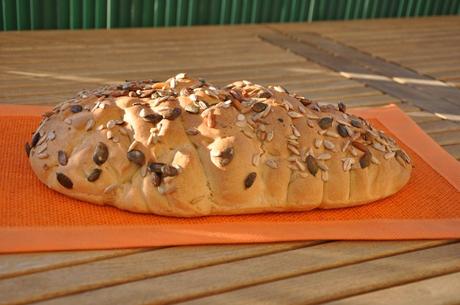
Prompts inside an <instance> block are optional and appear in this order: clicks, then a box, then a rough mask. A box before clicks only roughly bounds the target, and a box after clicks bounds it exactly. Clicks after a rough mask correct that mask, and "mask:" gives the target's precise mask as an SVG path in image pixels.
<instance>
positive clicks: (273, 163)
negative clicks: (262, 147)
mask: <svg viewBox="0 0 460 305" xmlns="http://www.w3.org/2000/svg"><path fill="white" fill-rule="evenodd" d="M265 164H266V165H267V166H268V167H270V168H273V169H277V168H278V162H277V161H276V160H274V159H268V160H267V161H265Z"/></svg>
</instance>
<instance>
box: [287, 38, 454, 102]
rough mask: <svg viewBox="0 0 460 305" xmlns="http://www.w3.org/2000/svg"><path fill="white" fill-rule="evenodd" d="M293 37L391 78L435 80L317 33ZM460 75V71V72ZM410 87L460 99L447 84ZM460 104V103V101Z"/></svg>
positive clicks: (451, 99) (433, 94) (412, 85)
mask: <svg viewBox="0 0 460 305" xmlns="http://www.w3.org/2000/svg"><path fill="white" fill-rule="evenodd" d="M293 37H295V38H297V39H300V40H301V41H302V42H304V43H308V44H312V45H314V46H315V47H317V48H320V49H322V50H324V51H325V52H329V53H332V54H334V55H336V56H340V57H342V58H344V60H347V61H351V62H354V63H356V64H357V65H361V66H363V67H366V68H367V69H369V70H370V71H373V72H374V73H377V74H380V75H385V76H388V77H390V78H394V77H397V78H400V79H402V78H406V79H410V80H424V81H427V82H433V81H434V80H433V79H432V78H430V77H428V76H425V75H421V74H419V73H416V72H414V71H412V70H409V69H406V68H404V67H402V66H400V65H397V64H394V63H391V62H388V61H385V60H382V59H379V58H376V57H373V56H371V55H369V54H365V53H363V52H361V51H360V50H357V49H355V48H351V47H349V46H347V45H345V44H343V43H338V42H335V41H333V40H331V39H329V38H327V37H323V36H320V35H318V34H315V33H301V34H294V35H293ZM459 75H460V72H459ZM406 84H407V85H408V86H410V87H414V88H416V89H418V90H421V91H424V92H427V93H428V94H431V95H432V96H433V97H443V98H445V100H447V101H448V102H450V103H453V104H454V105H455V104H457V101H458V100H459V99H460V90H459V89H457V88H452V87H447V86H433V85H431V84H430V85H421V84H414V83H411V82H406ZM458 105H459V106H460V103H458Z"/></svg>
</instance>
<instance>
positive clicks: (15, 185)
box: [0, 106, 460, 252]
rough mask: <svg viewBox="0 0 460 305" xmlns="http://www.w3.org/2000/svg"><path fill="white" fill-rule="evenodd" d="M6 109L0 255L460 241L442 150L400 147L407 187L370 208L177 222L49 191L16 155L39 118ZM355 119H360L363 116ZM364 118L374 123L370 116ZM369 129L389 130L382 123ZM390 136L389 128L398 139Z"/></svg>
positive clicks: (456, 195)
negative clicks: (407, 164)
mask: <svg viewBox="0 0 460 305" xmlns="http://www.w3.org/2000/svg"><path fill="white" fill-rule="evenodd" d="M9 107H10V108H9V109H8V111H3V112H1V113H3V114H1V115H0V130H3V131H4V132H2V133H1V134H0V151H1V156H2V158H1V159H0V167H1V169H2V175H1V176H0V252H11V251H34V250H56V249H89V248H116V247H128V246H129V247H132V246H149V245H175V244H188V243H193V244H197V243H219V242H262V241H277V240H301V239H318V238H321V239H323V238H330V239H349V238H352V239H410V238H458V237H460V192H459V191H458V185H460V181H459V179H458V175H457V174H456V171H459V172H460V166H459V163H458V162H457V161H455V160H454V159H453V158H450V157H449V156H448V155H447V154H446V155H447V157H446V155H442V150H436V151H437V152H439V154H441V155H439V156H432V153H430V155H429V156H425V157H424V158H422V157H421V156H420V155H419V154H420V152H418V151H417V152H415V151H414V148H413V147H410V146H408V143H404V142H403V143H402V146H403V147H404V148H405V149H407V151H408V152H409V154H410V156H411V157H412V159H413V161H414V166H415V167H414V170H413V175H412V177H411V179H410V181H409V184H408V185H407V186H406V187H405V188H404V189H403V190H401V191H400V192H398V193H397V194H396V195H393V196H391V197H389V198H386V199H383V200H380V201H378V202H374V203H372V204H368V205H364V206H359V207H353V208H346V209H336V210H313V211H308V212H300V213H271V214H258V215H243V216H213V217H202V218H193V219H185V218H182V219H178V218H170V217H162V216H156V215H142V214H134V213H129V212H125V211H121V210H118V209H115V208H112V207H102V206H96V205H92V204H89V203H84V202H81V201H78V200H74V199H70V198H67V197H65V196H64V195H61V194H59V193H57V192H54V191H52V190H50V189H48V188H47V187H46V186H44V185H43V184H42V183H41V182H40V181H39V180H38V179H37V178H36V177H35V175H34V173H33V172H32V170H31V169H30V166H29V164H28V160H27V157H26V155H25V152H24V149H23V146H24V143H25V142H26V141H28V140H29V139H30V136H31V133H32V132H33V131H34V129H35V128H36V127H37V125H38V122H39V116H38V115H39V114H40V113H39V112H37V113H36V115H31V114H32V113H27V115H17V113H21V112H22V111H20V110H19V111H17V110H18V109H20V108H21V107H19V106H17V107H16V108H14V107H13V108H12V107H11V106H9ZM1 109H2V108H1V107H0V110H1ZM24 109H25V108H24ZM13 110H14V111H13ZM36 110H37V109H36V108H34V109H33V111H36ZM385 111H386V112H387V117H391V118H393V119H394V118H398V117H399V118H400V119H405V120H408V118H407V117H405V115H404V114H402V113H401V111H400V110H398V109H397V108H396V107H391V108H386V109H385ZM24 113H26V112H24ZM388 113H389V114H390V116H389V115H388ZM359 114H360V115H364V116H365V114H366V111H360V112H359ZM369 114H370V115H371V116H374V117H376V116H377V115H376V112H375V110H372V111H369ZM374 121H375V119H374ZM409 121H410V120H409ZM375 123H376V124H378V125H381V126H379V127H382V126H386V127H389V126H388V125H387V123H388V122H385V117H381V118H379V121H378V122H375ZM411 124H413V125H415V124H414V123H413V122H411ZM411 127H412V128H413V127H414V126H412V125H411ZM5 131H7V132H5ZM395 131H396V130H392V129H390V133H393V134H394V135H395V136H396V137H398V132H395ZM418 132H421V131H420V130H419V131H418ZM414 136H417V135H415V134H414ZM405 137H406V138H407V135H405ZM422 138H423V137H422ZM423 139H425V138H423ZM423 139H420V141H424V140H423ZM418 144H424V145H431V146H433V145H436V144H435V143H434V142H429V143H418ZM419 146H420V145H419ZM420 147H423V145H422V146H420ZM427 158H428V159H430V160H431V159H433V158H447V161H445V160H444V161H443V162H447V163H448V164H443V165H439V166H438V167H439V168H440V169H442V170H443V172H442V173H441V172H437V171H436V170H435V169H433V165H431V164H429V163H428V162H427V160H426V159H427ZM449 158H450V159H449ZM428 161H429V160H428ZM449 162H450V163H449ZM442 166H444V167H442ZM434 167H436V166H434ZM446 168H447V169H449V171H450V172H446V171H447V170H446ZM438 171H439V170H438ZM315 228H316V229H317V230H316V231H315ZM248 230H249V231H248ZM312 231H315V232H314V233H312ZM321 232H323V234H322V235H321ZM144 233H145V235H143V234H144ZM347 233H348V234H347ZM72 236H73V237H74V238H72ZM142 236H144V237H142Z"/></svg>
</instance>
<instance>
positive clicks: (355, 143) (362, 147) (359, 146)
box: [351, 141, 369, 152]
mask: <svg viewBox="0 0 460 305" xmlns="http://www.w3.org/2000/svg"><path fill="white" fill-rule="evenodd" d="M351 145H353V146H354V147H356V148H357V149H359V150H360V151H362V152H368V151H369V149H368V148H367V147H366V145H364V144H363V143H361V142H358V141H353V142H351Z"/></svg>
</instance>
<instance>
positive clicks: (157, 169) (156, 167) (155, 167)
mask: <svg viewBox="0 0 460 305" xmlns="http://www.w3.org/2000/svg"><path fill="white" fill-rule="evenodd" d="M164 165H165V164H164V163H160V162H151V163H149V165H148V166H147V169H148V170H149V172H152V173H157V174H161V168H162V167H163V166H164Z"/></svg>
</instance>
